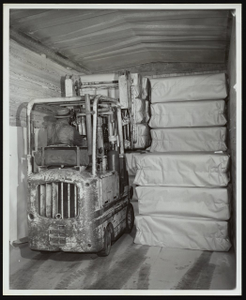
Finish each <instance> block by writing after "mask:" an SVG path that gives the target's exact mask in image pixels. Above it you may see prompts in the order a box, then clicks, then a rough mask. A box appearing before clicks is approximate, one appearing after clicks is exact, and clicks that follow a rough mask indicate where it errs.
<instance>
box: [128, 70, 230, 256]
mask: <svg viewBox="0 0 246 300" xmlns="http://www.w3.org/2000/svg"><path fill="white" fill-rule="evenodd" d="M226 96H227V90H226V78H225V74H209V75H196V76H183V77H172V78H161V79H152V80H151V117H150V121H149V126H150V127H151V128H152V129H151V138H152V142H151V146H150V148H149V151H150V153H147V152H146V153H144V154H139V155H138V156H136V157H135V158H134V159H132V165H134V163H135V166H134V168H135V170H136V171H135V172H136V176H135V179H134V184H135V185H137V187H136V196H137V198H138V208H139V215H138V216H136V218H135V224H136V228H137V233H136V237H135V240H134V242H135V243H137V244H143V245H150V246H161V247H175V248H188V249H201V250H211V251H228V250H229V249H230V246H231V244H230V241H229V238H228V220H229V218H230V191H229V189H228V187H227V186H228V182H229V173H228V165H229V156H228V154H226V153H225V152H224V151H226V150H227V146H226V127H225V124H226V122H227V121H226V117H225V100H224V99H225V98H226ZM128 160H129V159H128ZM128 167H129V166H128ZM131 168H132V170H133V169H134V168H133V167H131Z"/></svg>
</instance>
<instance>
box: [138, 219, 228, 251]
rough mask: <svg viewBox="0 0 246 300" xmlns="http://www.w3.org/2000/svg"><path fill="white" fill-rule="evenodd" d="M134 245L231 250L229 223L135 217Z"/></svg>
mask: <svg viewBox="0 0 246 300" xmlns="http://www.w3.org/2000/svg"><path fill="white" fill-rule="evenodd" d="M135 225H136V228H137V232H136V236H135V239H134V243H136V244H140V245H148V246H159V247H171V248H185V249H199V250H210V251H228V250H229V249H230V247H231V243H230V240H229V236H228V222H227V221H216V220H210V219H204V218H200V219H195V218H178V217H175V218H170V217H164V216H142V215H139V216H136V217H135Z"/></svg>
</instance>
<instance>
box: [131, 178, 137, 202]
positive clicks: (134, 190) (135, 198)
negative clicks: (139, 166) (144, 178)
mask: <svg viewBox="0 0 246 300" xmlns="http://www.w3.org/2000/svg"><path fill="white" fill-rule="evenodd" d="M134 178H135V176H133V175H132V176H129V185H130V187H132V188H133V195H132V199H131V200H133V201H136V200H138V197H137V194H136V184H134V183H133V181H134Z"/></svg>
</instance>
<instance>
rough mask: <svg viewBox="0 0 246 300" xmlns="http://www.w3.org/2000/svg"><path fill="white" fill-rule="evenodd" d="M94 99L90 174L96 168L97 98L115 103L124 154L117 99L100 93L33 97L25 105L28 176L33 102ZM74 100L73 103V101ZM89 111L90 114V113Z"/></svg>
mask: <svg viewBox="0 0 246 300" xmlns="http://www.w3.org/2000/svg"><path fill="white" fill-rule="evenodd" d="M90 99H94V100H93V111H92V112H91V113H92V115H93V132H92V175H93V176H96V174H97V169H96V147H97V139H96V133H97V117H98V102H99V100H104V101H108V102H110V103H113V104H115V106H116V107H117V122H118V130H119V132H118V133H119V140H120V155H121V156H122V155H124V143H123V130H122V122H121V109H120V103H119V101H118V100H117V99H114V98H109V97H104V96H101V95H97V96H94V97H91V96H90V95H85V96H76V97H58V98H45V99H34V100H32V101H30V102H29V103H28V105H27V119H26V121H27V175H28V176H29V175H30V174H31V173H32V145H31V141H32V130H31V112H32V109H33V106H34V105H35V104H43V103H44V104H45V103H52V104H56V103H57V104H58V103H65V102H67V103H68V104H69V103H71V104H76V101H83V100H85V103H86V101H88V100H90ZM74 102H75V103H74ZM91 113H90V114H91Z"/></svg>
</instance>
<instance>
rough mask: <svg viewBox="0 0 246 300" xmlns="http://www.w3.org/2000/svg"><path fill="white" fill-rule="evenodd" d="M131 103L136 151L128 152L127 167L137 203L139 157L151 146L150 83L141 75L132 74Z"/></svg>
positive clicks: (133, 198)
mask: <svg viewBox="0 0 246 300" xmlns="http://www.w3.org/2000/svg"><path fill="white" fill-rule="evenodd" d="M131 79H132V84H131V101H132V114H133V136H134V140H135V143H134V149H135V150H134V151H128V152H127V153H126V154H125V156H126V166H127V171H128V175H129V185H130V187H131V190H132V198H131V199H132V200H133V201H134V200H135V201H136V200H137V196H136V185H135V184H134V183H133V181H134V178H135V175H136V171H137V169H136V160H137V157H138V156H139V155H140V154H142V153H146V151H145V149H146V148H147V147H149V146H150V143H151V139H150V129H149V126H148V121H149V119H150V116H149V99H150V81H149V79H148V78H147V77H142V76H141V75H140V74H137V73H133V74H131Z"/></svg>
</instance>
